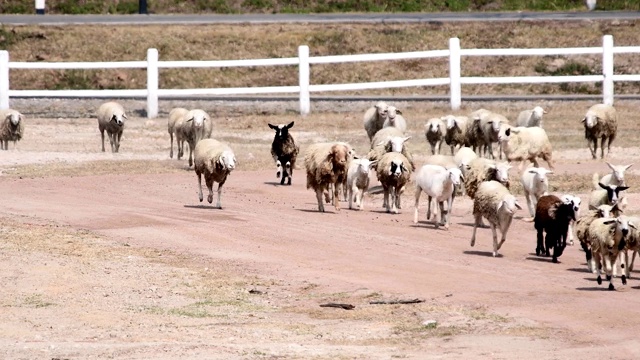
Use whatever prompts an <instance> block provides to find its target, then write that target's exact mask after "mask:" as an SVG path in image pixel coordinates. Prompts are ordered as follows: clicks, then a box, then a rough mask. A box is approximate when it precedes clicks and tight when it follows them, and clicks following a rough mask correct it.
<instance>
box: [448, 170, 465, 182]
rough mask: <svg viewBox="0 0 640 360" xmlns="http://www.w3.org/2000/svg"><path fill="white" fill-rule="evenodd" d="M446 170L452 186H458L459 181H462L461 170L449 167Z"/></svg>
mask: <svg viewBox="0 0 640 360" xmlns="http://www.w3.org/2000/svg"><path fill="white" fill-rule="evenodd" d="M447 172H448V173H449V179H451V182H452V183H453V185H454V186H460V183H461V182H462V181H464V176H463V175H462V171H460V169H458V168H451V169H448V170H447Z"/></svg>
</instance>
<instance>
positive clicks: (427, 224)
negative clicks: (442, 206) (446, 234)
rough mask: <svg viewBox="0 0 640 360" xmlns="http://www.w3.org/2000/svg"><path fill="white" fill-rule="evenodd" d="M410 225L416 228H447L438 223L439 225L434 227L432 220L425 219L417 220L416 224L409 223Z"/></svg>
mask: <svg viewBox="0 0 640 360" xmlns="http://www.w3.org/2000/svg"><path fill="white" fill-rule="evenodd" d="M410 226H411V227H413V228H418V229H433V230H447V229H445V228H444V225H439V227H437V228H436V223H435V222H434V221H427V220H421V221H418V223H417V224H411V225H410Z"/></svg>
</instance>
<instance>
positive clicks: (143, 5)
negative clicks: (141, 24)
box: [138, 0, 147, 14]
mask: <svg viewBox="0 0 640 360" xmlns="http://www.w3.org/2000/svg"><path fill="white" fill-rule="evenodd" d="M146 13H147V0H138V14H146Z"/></svg>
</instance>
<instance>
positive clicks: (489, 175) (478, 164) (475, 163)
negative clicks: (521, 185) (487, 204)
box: [464, 158, 511, 199]
mask: <svg viewBox="0 0 640 360" xmlns="http://www.w3.org/2000/svg"><path fill="white" fill-rule="evenodd" d="M510 168H511V166H510V165H509V164H507V163H496V162H495V161H493V160H488V159H484V158H477V159H473V160H472V161H471V162H470V163H469V170H468V172H467V174H466V175H465V177H464V189H465V191H466V193H467V195H469V197H470V198H472V199H473V198H474V197H475V194H476V191H477V189H478V187H479V186H480V184H481V183H482V182H484V181H490V180H496V181H498V182H500V183H502V184H504V185H505V186H507V187H508V186H509V169H510Z"/></svg>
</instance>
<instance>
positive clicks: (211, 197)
mask: <svg viewBox="0 0 640 360" xmlns="http://www.w3.org/2000/svg"><path fill="white" fill-rule="evenodd" d="M207 201H208V202H209V204H211V203H212V202H213V195H209V196H207Z"/></svg>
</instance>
